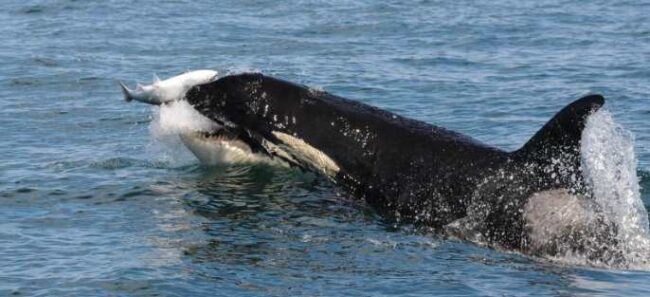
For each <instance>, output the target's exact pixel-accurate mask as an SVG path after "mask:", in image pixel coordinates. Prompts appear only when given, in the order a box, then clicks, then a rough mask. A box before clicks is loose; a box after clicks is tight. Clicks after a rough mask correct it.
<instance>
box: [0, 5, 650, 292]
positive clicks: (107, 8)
mask: <svg viewBox="0 0 650 297" xmlns="http://www.w3.org/2000/svg"><path fill="white" fill-rule="evenodd" d="M402 2H403V1H261V0H257V1H218V2H213V1H73V0H53V1H15V0H5V1H3V3H2V9H1V10H0V25H1V26H0V132H1V133H0V135H2V138H1V139H0V295H2V296H4V295H16V296H338V295H348V296H385V295H390V296H402V295H404V296H431V295H485V296H504V295H505V296H513V295H522V296H525V295H562V296H566V295H584V296H594V295H609V296H634V295H637V296H647V295H648V294H650V265H647V262H648V259H650V253H648V252H646V251H648V250H649V249H650V247H648V241H647V240H646V239H647V238H645V237H643V236H638V235H639V234H644V232H645V233H647V230H648V226H647V209H646V208H647V207H648V205H649V204H650V190H648V189H647V188H650V125H648V118H649V115H650V104H649V102H650V101H648V100H650V80H649V78H650V18H649V17H648V11H650V4H649V3H647V2H644V1H571V2H567V1H523V2H522V1H505V0H497V1H485V0H479V1H410V2H409V3H402ZM202 68H210V69H215V70H218V71H219V72H221V73H224V74H226V73H238V72H242V71H261V72H263V73H266V74H269V75H274V76H278V77H281V78H284V79H288V80H292V81H296V82H300V83H303V84H307V85H309V86H313V87H316V88H321V89H324V90H326V91H328V92H331V93H334V94H337V95H341V96H345V97H348V98H351V99H355V100H359V101H362V102H365V103H369V104H372V105H375V106H379V107H382V108H385V109H387V110H390V111H393V112H396V113H399V114H401V115H404V116H408V117H412V118H416V119H420V120H423V121H426V122H430V123H433V124H436V125H440V126H445V127H448V128H450V129H453V130H456V131H459V132H462V133H464V134H467V135H470V136H472V137H474V138H476V139H478V140H481V141H483V142H486V143H489V144H492V145H495V146H497V147H500V148H503V149H506V150H513V149H516V148H518V147H520V146H521V145H522V144H523V143H525V142H526V141H527V140H528V138H529V137H531V136H532V135H533V134H534V133H535V132H536V131H537V129H539V128H540V127H541V126H542V125H543V124H544V123H545V122H546V121H547V120H548V119H550V117H551V116H552V115H553V114H554V113H555V112H557V111H558V110H560V109H561V108H562V107H564V106H565V105H566V104H568V103H569V102H571V101H572V100H574V99H576V98H578V97H579V96H581V95H585V94H588V93H600V94H603V95H604V96H605V97H606V99H607V100H608V101H607V103H606V107H605V108H606V111H604V112H603V113H599V114H597V116H594V117H593V118H592V119H591V122H590V125H589V127H588V128H589V129H588V131H589V132H586V133H587V134H588V135H587V136H588V140H589V141H588V142H586V143H585V146H586V147H584V148H583V150H584V153H585V156H584V157H585V162H586V163H587V164H589V165H588V171H589V174H590V176H589V177H590V178H591V180H592V182H593V184H594V185H596V187H595V189H596V192H597V193H598V195H599V197H598V199H599V201H600V202H601V203H602V204H603V205H606V206H607V207H608V208H607V209H608V211H610V212H611V215H612V216H614V217H616V218H617V219H620V221H621V222H626V223H625V224H629V225H630V226H631V227H630V228H628V229H626V230H627V231H629V232H627V233H626V234H627V235H629V237H627V238H628V239H629V241H627V242H628V244H627V245H626V248H625V251H626V253H628V255H629V257H628V258H629V263H627V264H626V265H623V266H617V267H609V266H607V265H593V264H594V263H585V262H581V261H580V259H578V258H562V259H538V258H532V257H528V256H525V255H521V254H519V253H516V252H507V251H498V250H494V249H490V248H486V247H482V246H480V245H476V244H473V243H468V242H463V241H459V240H453V239H444V238H442V237H440V236H438V235H435V234H429V233H426V232H422V231H421V230H414V229H413V228H412V227H410V226H408V225H400V226H394V225H392V224H390V223H387V222H386V221H385V220H383V219H382V218H381V217H380V216H378V215H377V214H376V213H375V212H373V210H372V209H370V208H369V207H368V206H367V205H365V204H364V203H363V202H359V201H355V200H353V199H352V198H351V197H349V196H347V195H346V193H345V192H341V191H340V190H339V189H337V188H336V187H335V186H333V185H331V184H329V183H328V182H327V181H325V180H323V179H321V178H319V177H317V176H314V175H312V174H305V173H302V172H300V171H297V170H293V169H287V168H283V167H277V166H269V165H265V164H237V165H229V166H226V165H224V166H216V167H205V166H201V165H199V164H198V162H197V161H196V160H195V159H194V157H193V156H192V155H191V154H190V153H189V152H188V151H186V150H185V149H184V148H183V147H182V145H181V144H180V142H178V139H177V138H176V137H175V135H174V133H171V132H173V131H171V132H170V130H169V129H167V128H166V127H168V125H169V124H170V121H173V120H174V119H175V118H174V117H170V116H166V115H169V114H176V113H174V112H171V113H170V112H169V111H165V110H162V111H161V110H160V109H159V108H157V107H149V106H144V105H141V104H126V103H125V102H124V101H123V100H122V95H121V93H120V90H119V87H118V85H117V84H116V81H117V80H124V81H126V82H128V83H130V84H134V83H135V82H136V81H140V82H143V83H145V82H150V81H151V77H152V75H153V74H154V73H157V74H158V75H159V76H161V77H169V76H172V75H175V74H178V73H180V72H183V71H185V70H187V69H202ZM185 121H187V119H185Z"/></svg>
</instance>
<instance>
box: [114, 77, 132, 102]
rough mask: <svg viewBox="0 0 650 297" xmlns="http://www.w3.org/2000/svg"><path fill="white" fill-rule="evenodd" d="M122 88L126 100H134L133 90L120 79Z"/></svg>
mask: <svg viewBox="0 0 650 297" xmlns="http://www.w3.org/2000/svg"><path fill="white" fill-rule="evenodd" d="M118 83H119V84H120V88H121V89H122V94H124V101H126V102H131V101H132V100H133V95H132V94H131V90H130V89H129V88H128V87H127V86H126V85H125V84H124V83H123V82H121V81H118Z"/></svg>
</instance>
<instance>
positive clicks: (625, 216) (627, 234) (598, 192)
mask: <svg viewBox="0 0 650 297" xmlns="http://www.w3.org/2000/svg"><path fill="white" fill-rule="evenodd" d="M581 151H582V158H583V160H582V164H583V172H584V177H585V181H586V182H587V184H588V185H589V186H590V187H591V188H592V190H593V194H594V199H595V201H596V202H597V203H598V204H599V205H600V206H601V207H602V210H603V212H604V213H605V214H606V215H607V216H608V217H609V219H611V220H612V221H613V222H615V223H616V225H617V226H618V238H617V239H618V241H619V246H618V247H617V248H618V249H620V252H621V253H622V254H623V255H624V257H625V260H626V262H628V263H625V265H626V266H628V267H644V266H646V265H647V264H648V260H649V256H650V233H649V230H648V228H649V226H648V213H647V210H646V209H645V206H644V205H643V201H642V200H641V193H640V187H639V179H638V177H637V171H636V164H637V160H636V155H635V153H634V136H633V134H632V133H631V132H630V131H628V130H626V129H625V128H623V126H621V125H620V124H618V123H616V122H615V121H614V119H613V117H612V115H611V114H610V113H609V112H607V111H606V110H601V111H598V112H596V113H594V114H593V115H591V116H590V117H589V118H588V120H587V124H586V127H585V130H584V132H583V135H582V148H581Z"/></svg>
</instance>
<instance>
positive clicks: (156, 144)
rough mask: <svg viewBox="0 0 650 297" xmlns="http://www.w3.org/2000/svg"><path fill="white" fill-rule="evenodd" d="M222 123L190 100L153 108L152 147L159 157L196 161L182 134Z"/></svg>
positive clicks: (175, 162)
mask: <svg viewBox="0 0 650 297" xmlns="http://www.w3.org/2000/svg"><path fill="white" fill-rule="evenodd" d="M217 128H219V125H218V124H217V123H215V122H213V121H212V120H210V119H208V118H206V117H205V116H203V115H202V114H200V113H199V112H198V111H196V109H194V108H193V107H192V106H191V105H190V104H189V103H188V102H187V101H185V100H179V101H173V102H170V103H168V104H164V105H162V106H160V108H157V107H154V108H153V121H152V122H151V124H150V125H149V131H150V135H151V137H152V139H151V140H152V141H151V143H150V146H149V149H150V150H151V153H152V154H153V155H155V156H157V157H158V158H160V159H161V160H160V161H163V162H168V163H170V164H172V165H176V166H180V165H186V164H189V163H192V162H194V160H195V159H194V157H192V154H191V153H190V152H189V151H188V150H187V148H186V147H185V145H183V143H182V142H181V140H180V138H179V135H180V134H191V133H195V132H197V131H205V132H209V131H213V130H215V129H217Z"/></svg>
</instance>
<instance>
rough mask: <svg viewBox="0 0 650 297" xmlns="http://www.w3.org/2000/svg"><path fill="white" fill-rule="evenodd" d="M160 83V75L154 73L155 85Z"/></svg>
mask: <svg viewBox="0 0 650 297" xmlns="http://www.w3.org/2000/svg"><path fill="white" fill-rule="evenodd" d="M159 82H160V77H158V74H156V73H155V72H154V74H153V83H154V84H156V83H159Z"/></svg>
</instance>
